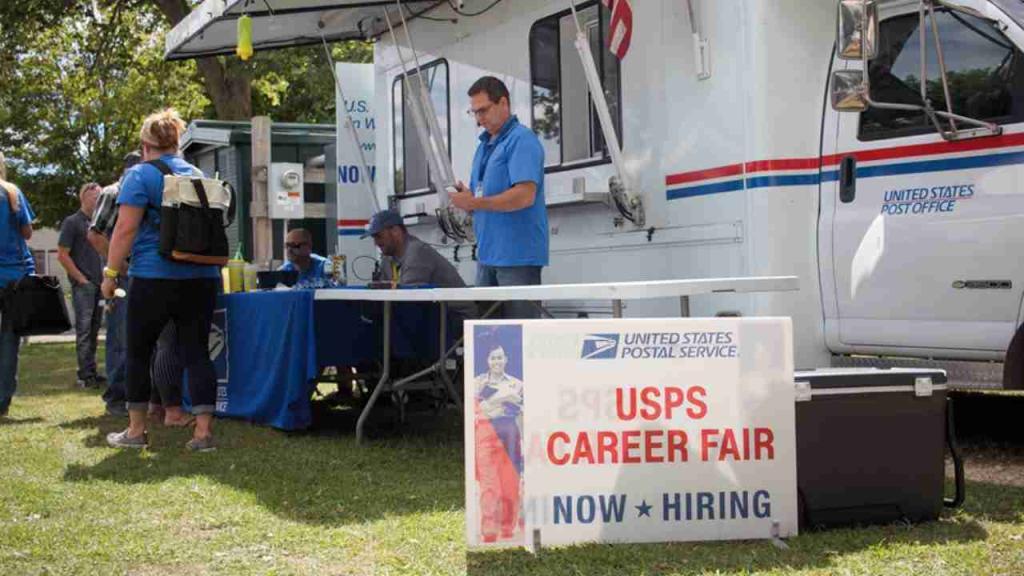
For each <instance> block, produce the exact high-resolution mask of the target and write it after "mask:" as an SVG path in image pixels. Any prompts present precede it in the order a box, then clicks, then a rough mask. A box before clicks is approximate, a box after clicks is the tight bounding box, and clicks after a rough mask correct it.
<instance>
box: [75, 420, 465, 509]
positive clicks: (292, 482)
mask: <svg viewBox="0 0 1024 576" xmlns="http://www.w3.org/2000/svg"><path fill="white" fill-rule="evenodd" d="M356 416H357V414H355V413H353V414H351V415H349V416H346V417H345V418H350V419H351V423H352V427H350V428H347V430H348V432H347V435H344V432H338V433H321V432H312V433H303V434H286V433H282V432H279V431H275V430H272V429H270V428H266V427H262V426H254V425H250V424H247V423H244V422H237V421H227V420H218V421H217V423H216V424H215V434H216V435H217V439H218V446H219V449H218V450H217V451H216V452H212V453H206V454H191V453H188V452H187V451H186V450H185V448H184V444H185V442H186V441H187V440H188V438H189V436H190V434H191V432H190V431H189V430H184V429H169V428H163V427H154V428H151V430H150V435H149V443H150V448H149V449H147V450H146V451H145V453H140V451H132V450H121V451H117V452H112V453H111V455H110V456H108V457H106V458H104V459H103V460H102V461H100V462H99V463H97V464H95V465H89V466H83V465H72V466H69V467H68V469H67V471H66V473H65V476H64V479H65V480H67V481H70V482H93V481H97V480H101V481H110V482H116V483H121V484H147V483H148V484H156V483H161V482H164V481H166V480H169V479H174V478H185V477H206V478H209V479H211V480H214V481H216V482H219V483H221V484H224V485H226V486H231V487H233V488H235V489H237V490H242V491H245V492H248V493H251V494H253V495H254V496H255V497H256V498H257V499H258V500H259V502H260V504H261V505H263V506H264V507H266V508H267V509H268V510H270V511H271V512H273V513H274V514H276V515H278V516H280V517H282V518H286V519H290V520H294V521H299V522H304V523H309V524H321V525H328V526H337V525H344V524H349V523H357V522H363V521H367V520H374V519H379V518H382V517H385V516H389V515H408V514H415V513H424V512H433V511H441V510H444V511H447V510H456V509H461V508H462V501H463V460H462V445H461V441H453V440H452V437H451V435H449V434H445V433H444V432H443V430H444V429H450V428H451V427H452V423H451V420H452V419H454V420H456V421H457V420H458V418H459V416H458V413H452V414H445V415H444V416H443V418H441V420H447V421H448V422H447V423H444V422H442V423H440V424H439V423H437V420H438V419H437V418H427V420H426V421H421V419H420V418H414V419H412V420H411V421H410V422H409V423H408V426H407V427H405V428H404V429H403V431H402V434H401V436H395V435H389V437H387V438H384V439H377V440H374V441H372V442H370V443H369V444H368V445H366V446H358V445H357V444H356V442H355V438H354V435H353V433H352V430H353V429H354V425H355V417H356ZM126 422H127V421H126V419H124V418H123V417H122V418H115V417H109V416H104V417H93V418H84V419H80V420H76V421H74V422H71V423H68V424H67V425H66V426H68V427H72V428H81V429H86V430H95V434H91V435H89V436H88V437H87V438H86V440H85V445H86V446H87V447H90V448H96V449H101V448H102V449H106V435H107V434H108V433H109V432H114V431H117V430H121V429H123V428H124V426H125V424H126ZM439 427H440V428H441V429H442V431H441V433H440V434H435V431H436V430H437V429H438V428H439Z"/></svg>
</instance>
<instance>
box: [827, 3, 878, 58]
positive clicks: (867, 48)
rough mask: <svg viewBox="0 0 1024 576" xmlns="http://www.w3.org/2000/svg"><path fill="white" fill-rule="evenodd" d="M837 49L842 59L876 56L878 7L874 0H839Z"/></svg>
mask: <svg viewBox="0 0 1024 576" xmlns="http://www.w3.org/2000/svg"><path fill="white" fill-rule="evenodd" d="M837 21H838V26H837V30H836V49H837V50H838V55H839V58H840V59H842V60H864V59H867V60H870V59H872V58H874V57H875V46H876V42H875V40H876V39H877V38H878V7H877V5H876V4H875V2H874V1H873V0H839V17H838V18H837Z"/></svg>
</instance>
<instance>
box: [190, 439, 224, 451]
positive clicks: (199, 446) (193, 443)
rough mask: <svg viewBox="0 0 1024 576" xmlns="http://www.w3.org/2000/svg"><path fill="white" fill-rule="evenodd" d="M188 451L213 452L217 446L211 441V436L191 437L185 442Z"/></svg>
mask: <svg viewBox="0 0 1024 576" xmlns="http://www.w3.org/2000/svg"><path fill="white" fill-rule="evenodd" d="M185 448H188V450H189V452H213V451H214V450H216V449H217V446H216V445H215V444H214V442H213V436H207V437H205V438H193V439H191V440H189V441H188V442H187V443H186V444H185Z"/></svg>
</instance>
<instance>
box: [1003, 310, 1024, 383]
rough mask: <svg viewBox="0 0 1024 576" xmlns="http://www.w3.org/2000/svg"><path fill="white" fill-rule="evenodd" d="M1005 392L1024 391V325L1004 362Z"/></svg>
mask: <svg viewBox="0 0 1024 576" xmlns="http://www.w3.org/2000/svg"><path fill="white" fill-rule="evenodd" d="M1003 390H1024V324H1021V325H1020V326H1018V327H1017V332H1016V333H1015V334H1014V335H1013V339H1012V340H1010V346H1009V348H1007V349H1006V359H1005V360H1004V361H1003Z"/></svg>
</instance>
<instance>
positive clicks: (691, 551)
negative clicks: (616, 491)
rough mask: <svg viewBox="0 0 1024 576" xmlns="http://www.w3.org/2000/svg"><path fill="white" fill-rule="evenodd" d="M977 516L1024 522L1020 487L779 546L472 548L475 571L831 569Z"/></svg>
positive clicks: (997, 488)
mask: <svg viewBox="0 0 1024 576" xmlns="http://www.w3.org/2000/svg"><path fill="white" fill-rule="evenodd" d="M981 521H995V522H1009V523H1017V524H1024V488H1019V487H1012V486H1005V485H997V484H985V483H977V482H969V483H968V485H967V500H966V502H965V506H964V508H963V509H962V510H956V511H949V510H947V511H945V512H944V513H943V517H942V519H940V520H939V521H937V522H929V523H923V524H917V525H908V524H890V525H884V526H865V527H853V528H842V529H833V530H820V531H818V530H812V531H804V532H803V533H802V534H801V535H800V536H798V537H796V538H792V539H790V540H788V541H787V543H788V545H789V547H790V549H789V550H780V549H778V548H775V547H774V546H773V545H772V544H771V543H769V542H767V541H743V542H713V543H710V542H709V543H681V544H618V545H609V544H588V545H581V546H572V547H564V548H552V549H543V550H542V551H541V552H540V553H539V554H537V555H536V556H534V555H531V554H529V553H527V552H525V551H522V550H504V551H487V552H470V553H469V554H467V557H466V562H467V569H468V573H469V574H471V575H474V576H496V575H503V574H524V573H545V574H563V573H565V574H588V575H589V574H616V575H618V574H622V575H630V574H667V573H686V574H689V573H719V572H721V573H733V572H744V571H749V572H754V571H771V570H779V571H788V570H797V569H818V570H824V571H826V572H827V571H828V569H829V567H830V566H832V565H833V564H834V562H835V560H836V559H837V558H838V557H841V556H844V555H849V554H857V553H861V552H863V551H865V550H868V549H870V548H872V547H875V546H878V545H879V544H880V543H882V542H884V543H885V545H886V547H887V548H891V547H892V546H893V545H907V546H922V547H924V546H930V545H941V544H956V543H967V542H974V541H980V540H985V539H987V538H988V532H987V531H986V529H985V527H984V526H983V525H982V524H981Z"/></svg>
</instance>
